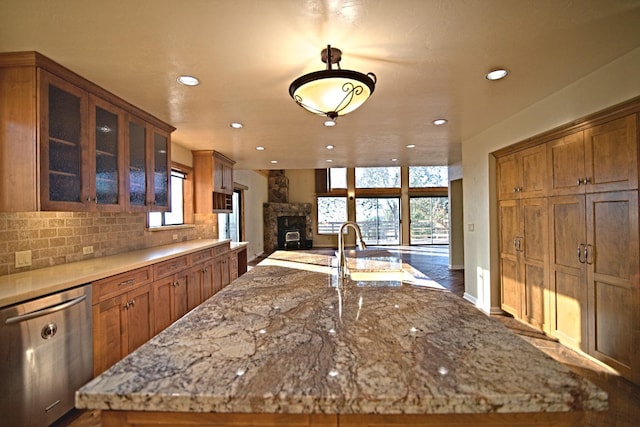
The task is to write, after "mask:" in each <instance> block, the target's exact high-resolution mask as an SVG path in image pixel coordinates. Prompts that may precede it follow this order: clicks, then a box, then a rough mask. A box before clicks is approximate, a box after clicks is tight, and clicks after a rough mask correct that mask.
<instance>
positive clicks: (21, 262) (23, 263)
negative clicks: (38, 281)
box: [16, 251, 31, 268]
mask: <svg viewBox="0 0 640 427" xmlns="http://www.w3.org/2000/svg"><path fill="white" fill-rule="evenodd" d="M29 266H31V251H21V252H16V268H21V267H29Z"/></svg>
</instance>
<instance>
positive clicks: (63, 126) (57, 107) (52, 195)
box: [38, 70, 92, 211]
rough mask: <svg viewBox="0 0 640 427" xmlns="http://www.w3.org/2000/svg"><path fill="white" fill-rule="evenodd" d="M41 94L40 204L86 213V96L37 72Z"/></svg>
mask: <svg viewBox="0 0 640 427" xmlns="http://www.w3.org/2000/svg"><path fill="white" fill-rule="evenodd" d="M38 86H39V87H38V92H39V94H40V159H41V162H40V205H41V208H42V209H44V210H58V211H74V210H78V211H82V210H87V209H88V206H89V204H90V200H91V197H92V195H91V194H90V193H89V179H90V174H91V171H90V170H89V162H90V153H89V138H88V126H87V122H88V120H87V117H88V94H87V92H86V91H84V90H82V89H80V88H78V87H76V86H74V85H72V84H70V83H68V82H66V81H64V80H62V79H60V78H58V77H56V76H54V75H53V74H51V73H48V72H46V71H44V70H39V72H38Z"/></svg>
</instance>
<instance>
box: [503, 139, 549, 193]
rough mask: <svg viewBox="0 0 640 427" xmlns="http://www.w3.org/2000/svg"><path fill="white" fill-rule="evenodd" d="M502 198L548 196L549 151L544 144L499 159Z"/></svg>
mask: <svg viewBox="0 0 640 427" xmlns="http://www.w3.org/2000/svg"><path fill="white" fill-rule="evenodd" d="M497 166H498V198H499V199H500V200H508V199H521V198H528V197H540V196H546V192H547V181H548V178H547V152H546V148H545V146H544V145H540V146H536V147H532V148H529V149H526V150H523V151H519V152H516V153H513V154H510V155H507V156H504V157H501V158H499V159H498V160H497Z"/></svg>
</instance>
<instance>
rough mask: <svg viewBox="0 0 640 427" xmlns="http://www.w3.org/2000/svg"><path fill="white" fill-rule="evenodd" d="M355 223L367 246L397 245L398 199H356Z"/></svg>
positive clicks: (398, 230)
mask: <svg viewBox="0 0 640 427" xmlns="http://www.w3.org/2000/svg"><path fill="white" fill-rule="evenodd" d="M356 222H357V223H358V225H359V226H360V229H361V230H362V237H363V238H364V241H365V242H366V243H367V244H368V245H399V244H400V199H399V198H397V197H389V198H386V197H385V198H376V197H357V198H356Z"/></svg>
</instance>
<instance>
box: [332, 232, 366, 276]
mask: <svg viewBox="0 0 640 427" xmlns="http://www.w3.org/2000/svg"><path fill="white" fill-rule="evenodd" d="M347 227H351V228H353V229H354V230H355V231H356V237H357V239H358V241H359V243H358V247H359V248H360V249H361V250H365V249H367V245H365V243H364V240H362V231H361V230H360V226H359V225H358V224H356V223H355V222H354V221H346V222H343V223H342V225H341V226H340V231H338V272H339V273H340V278H342V279H344V278H345V277H346V270H347V256H346V255H345V253H344V236H343V232H344V229H345V228H347Z"/></svg>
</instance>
